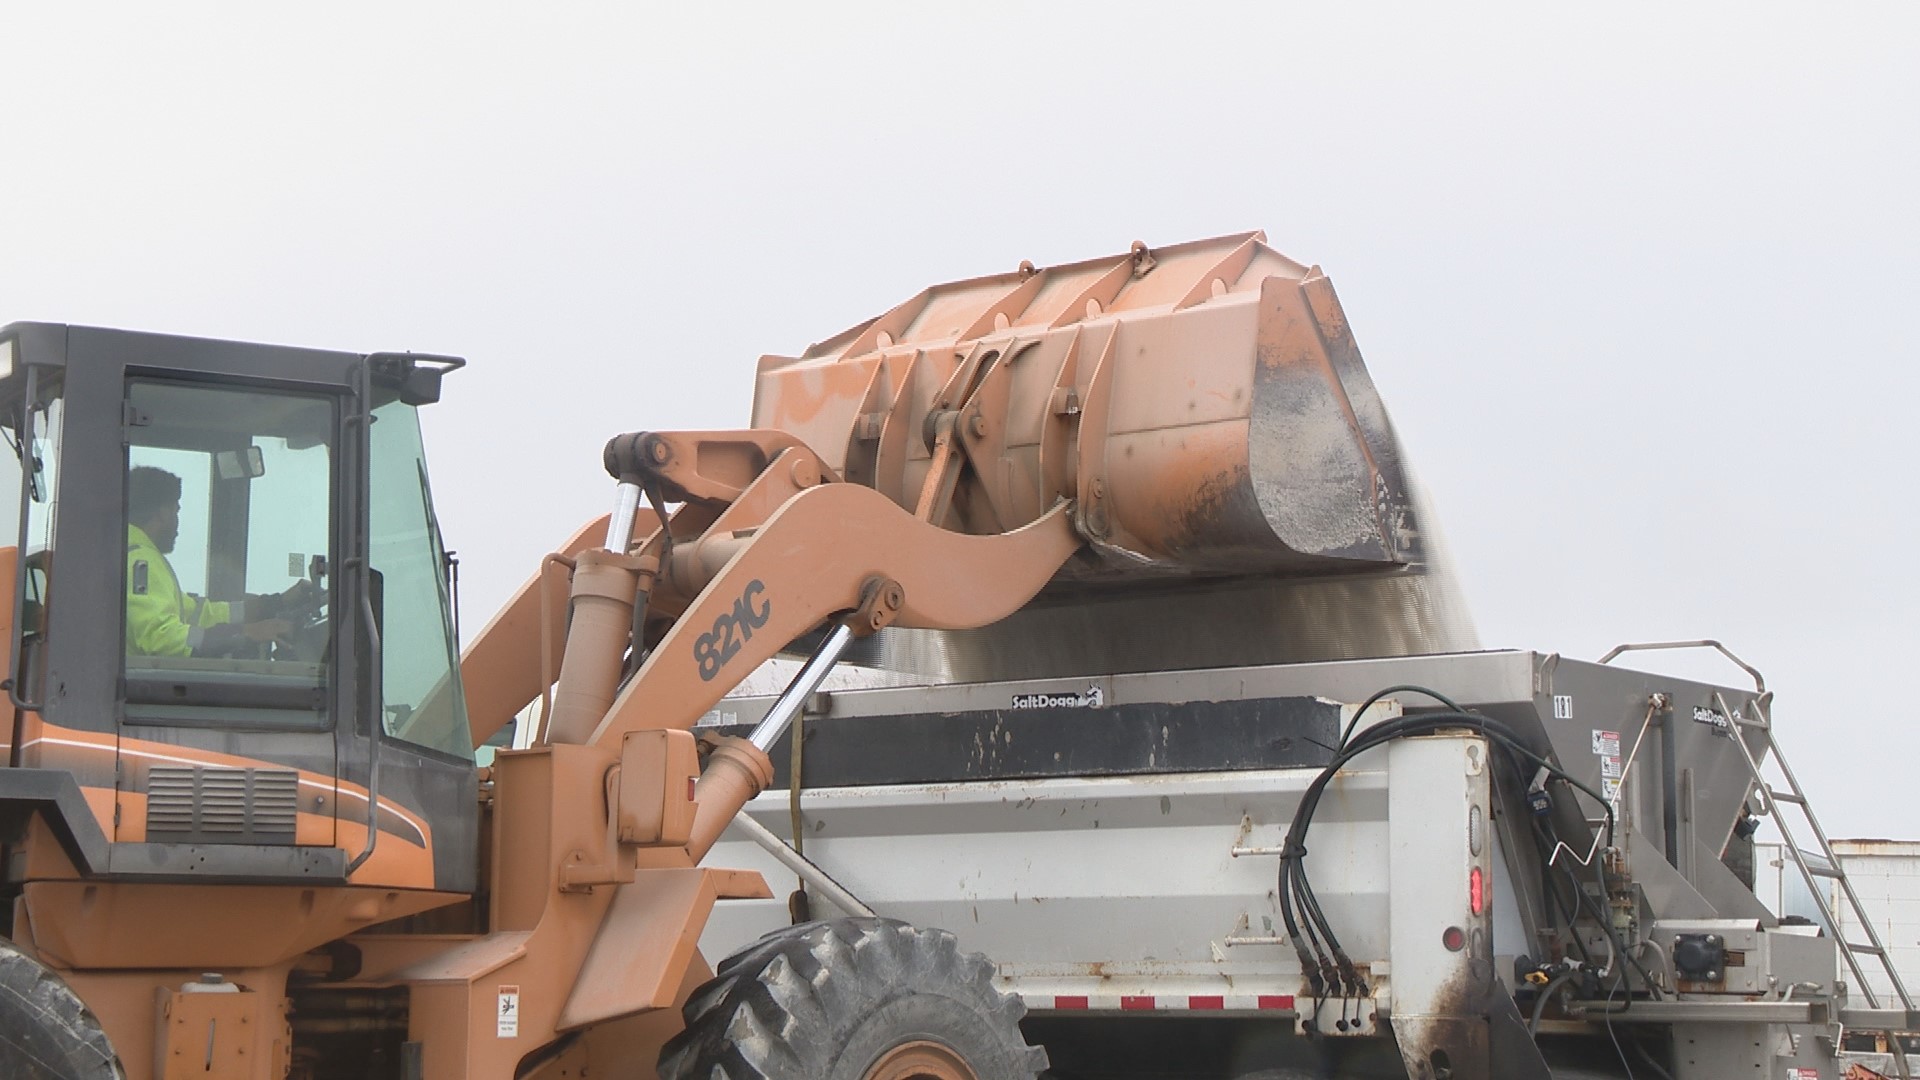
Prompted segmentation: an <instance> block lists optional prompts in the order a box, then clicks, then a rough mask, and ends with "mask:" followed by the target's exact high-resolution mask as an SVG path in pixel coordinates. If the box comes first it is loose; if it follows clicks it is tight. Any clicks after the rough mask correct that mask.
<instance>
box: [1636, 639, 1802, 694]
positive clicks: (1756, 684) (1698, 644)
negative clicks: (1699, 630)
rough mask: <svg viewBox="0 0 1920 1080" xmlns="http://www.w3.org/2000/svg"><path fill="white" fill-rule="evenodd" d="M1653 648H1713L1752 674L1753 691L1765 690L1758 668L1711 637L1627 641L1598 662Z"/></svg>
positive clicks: (1761, 691) (1764, 682)
mask: <svg viewBox="0 0 1920 1080" xmlns="http://www.w3.org/2000/svg"><path fill="white" fill-rule="evenodd" d="M1655 649H1713V650H1715V651H1716V652H1718V653H1719V654H1720V655H1721V656H1724V657H1726V658H1727V659H1728V660H1731V661H1733V663H1734V666H1736V667H1738V668H1739V669H1740V670H1741V671H1744V672H1746V673H1747V674H1748V675H1751V676H1753V690H1754V692H1755V693H1757V694H1764V693H1766V692H1767V680H1766V679H1764V678H1762V677H1761V676H1760V669H1759V668H1756V667H1754V666H1753V665H1752V664H1749V663H1747V662H1746V661H1745V660H1742V659H1740V658H1739V657H1737V656H1735V655H1733V650H1731V649H1729V648H1727V647H1726V646H1725V645H1722V644H1720V643H1719V642H1718V641H1715V640H1713V639H1712V638H1700V639H1699V640H1697V641H1636V642H1629V643H1628V644H1625V645H1615V646H1614V647H1613V648H1612V649H1610V650H1608V652H1607V655H1605V656H1603V657H1601V658H1600V659H1599V661H1598V662H1599V663H1602V664H1607V663H1611V662H1612V661H1613V658H1614V657H1616V656H1619V655H1620V654H1621V653H1629V652H1647V651H1652V650H1655Z"/></svg>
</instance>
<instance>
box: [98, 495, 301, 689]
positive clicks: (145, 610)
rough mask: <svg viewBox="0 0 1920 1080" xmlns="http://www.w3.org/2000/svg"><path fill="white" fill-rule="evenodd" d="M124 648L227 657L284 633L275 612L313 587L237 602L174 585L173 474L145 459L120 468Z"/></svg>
mask: <svg viewBox="0 0 1920 1080" xmlns="http://www.w3.org/2000/svg"><path fill="white" fill-rule="evenodd" d="M127 522H128V524H127V654H128V655H130V656H227V655H232V654H234V653H236V652H243V651H246V650H247V649H248V648H249V647H250V646H251V645H259V644H263V643H265V642H269V641H272V640H274V639H276V638H280V637H284V636H286V635H287V634H289V633H291V632H292V631H293V624H292V623H290V622H288V621H286V620H285V619H281V618H277V617H276V616H278V615H279V614H280V613H281V612H282V611H285V610H289V609H291V608H296V607H299V606H302V605H305V604H306V603H308V602H309V601H310V600H311V598H312V596H313V595H314V593H315V592H316V591H317V590H316V589H315V588H314V586H313V585H312V583H310V582H307V581H300V582H297V583H295V585H294V586H293V587H292V588H291V589H288V590H287V591H286V592H284V593H279V594H277V595H266V596H249V597H247V598H246V600H245V601H244V602H242V603H230V602H227V601H223V600H207V599H203V598H201V597H198V596H195V595H193V594H192V593H189V592H186V591H184V590H182V589H181V588H180V579H179V578H178V577H176V576H175V575H174V572H173V565H172V564H171V563H169V562H168V561H167V558H166V557H167V555H168V554H170V553H171V552H172V551H173V545H174V541H175V540H177V539H178V538H179V534H180V478H179V477H177V476H175V475H173V474H172V473H170V472H168V471H166V470H165V469H156V468H152V467H150V466H140V467H138V468H134V469H132V470H129V471H128V473H127Z"/></svg>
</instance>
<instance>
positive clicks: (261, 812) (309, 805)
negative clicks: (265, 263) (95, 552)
mask: <svg viewBox="0 0 1920 1080" xmlns="http://www.w3.org/2000/svg"><path fill="white" fill-rule="evenodd" d="M125 406H126V407H125V418H126V420H125V429H124V442H125V451H126V452H125V472H124V477H123V479H124V488H123V490H124V493H125V500H124V501H125V506H124V515H123V518H122V520H121V522H120V523H119V525H118V528H119V529H120V531H121V532H122V533H123V534H124V538H125V559H124V565H123V566H122V567H121V568H120V569H121V570H122V571H123V573H124V577H123V579H122V593H123V595H124V597H125V606H124V611H123V616H124V621H123V624H122V633H121V635H120V637H121V642H120V645H121V653H122V655H123V657H124V664H123V668H122V678H121V694H120V696H119V706H120V708H119V715H118V717H117V735H118V750H117V753H118V759H119V777H118V781H117V787H118V793H117V798H118V813H117V815H116V821H115V826H114V839H115V840H116V841H118V842H120V843H147V844H171V845H182V844H184V845H194V846H202V845H215V846H218V845H247V846H252V847H260V846H268V847H271V846H288V847H328V848H331V847H334V846H335V845H336V844H337V843H338V839H339V838H338V836H337V818H338V812H337V810H336V806H337V803H338V801H339V798H340V785H339V782H338V779H337V777H338V775H339V761H338V751H337V749H336V748H337V746H338V744H339V740H338V739H337V737H336V728H337V726H338V725H337V720H338V717H337V716H336V712H339V711H343V706H342V697H341V695H339V694H338V693H337V692H336V689H337V686H338V680H337V678H336V673H335V671H334V667H335V662H336V652H335V641H334V627H333V624H332V622H331V620H330V619H329V614H330V612H331V611H332V610H333V609H334V607H335V605H334V604H333V602H332V601H333V600H334V599H335V594H336V592H337V584H336V582H335V581H334V580H333V575H332V574H331V573H330V571H331V570H332V568H334V567H336V566H338V565H339V564H340V558H339V550H340V547H341V544H342V530H341V527H340V522H341V505H340V502H341V500H340V497H339V495H338V493H339V492H340V491H341V490H342V486H341V484H340V475H339V474H340V470H341V463H340V458H341V454H340V452H339V448H340V442H341V432H342V430H343V428H342V415H343V412H344V411H345V409H346V402H345V400H344V399H343V397H342V396H341V395H339V394H330V393H327V392H325V391H324V390H315V389H312V388H306V389H298V390H295V389H283V388H277V387H274V386H272V385H270V384H247V383H238V382H219V383H215V382H205V381H189V380H184V379H177V378H166V377H162V376H155V377H140V376H135V375H130V376H129V377H128V379H127V381H126V402H125ZM345 709H346V710H348V711H350V706H347V707H345Z"/></svg>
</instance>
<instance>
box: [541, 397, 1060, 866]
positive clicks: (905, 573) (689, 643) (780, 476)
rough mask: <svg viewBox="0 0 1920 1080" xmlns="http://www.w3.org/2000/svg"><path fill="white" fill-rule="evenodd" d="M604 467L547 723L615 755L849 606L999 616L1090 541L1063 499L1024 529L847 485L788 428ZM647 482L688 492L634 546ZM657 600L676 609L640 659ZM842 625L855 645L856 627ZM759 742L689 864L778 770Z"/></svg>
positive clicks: (611, 450) (924, 616)
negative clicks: (609, 493) (984, 525)
mask: <svg viewBox="0 0 1920 1080" xmlns="http://www.w3.org/2000/svg"><path fill="white" fill-rule="evenodd" d="M606 464H607V468H608V472H609V473H611V474H612V475H613V476H614V477H615V478H616V479H617V480H619V482H620V492H621V494H620V497H619V500H618V502H619V505H618V506H617V507H616V509H615V512H614V515H613V518H612V522H611V526H610V529H609V535H608V547H606V548H603V549H599V550H587V551H581V552H579V553H578V554H577V555H576V556H575V557H574V559H573V585H572V595H571V604H572V606H571V611H572V616H571V622H570V626H569V629H568V634H567V647H566V652H565V654H564V657H563V658H562V660H561V666H560V673H559V679H558V683H557V685H556V687H555V692H554V705H553V712H552V715H551V717H550V718H549V721H548V725H547V739H548V741H549V742H551V743H556V744H565V743H578V744H586V745H590V746H595V747H599V748H601V749H603V750H608V751H617V750H618V749H619V747H620V746H621V744H622V741H623V740H624V739H625V737H626V736H628V735H631V734H634V733H637V732H643V731H653V730H684V729H688V728H691V727H692V726H693V725H694V724H695V723H696V722H697V721H698V720H699V719H700V717H701V716H703V715H705V714H706V712H707V711H708V710H710V709H711V708H712V707H713V706H714V705H715V704H716V703H718V702H719V701H720V699H721V698H722V697H724V696H725V695H726V693H727V692H728V691H729V690H730V689H731V688H732V687H733V685H735V684H736V683H737V682H738V681H739V678H741V677H744V675H745V674H746V673H747V672H750V671H752V670H753V669H754V668H755V667H757V666H758V665H759V664H760V663H761V662H762V661H765V660H768V659H771V658H772V657H773V656H775V655H776V654H777V653H779V652H780V651H781V650H782V649H785V648H787V647H788V646H789V645H790V644H791V643H792V642H793V641H795V640H796V639H798V638H799V637H801V636H802V635H804V634H806V633H808V632H809V631H811V630H813V629H815V628H816V627H819V626H820V625H822V623H824V622H827V621H829V620H831V619H834V618H836V617H839V618H840V619H841V625H842V626H844V627H846V628H847V632H848V633H850V634H851V635H853V636H864V635H866V634H870V633H872V632H874V631H875V630H878V629H880V628H881V627H883V626H886V625H889V624H892V623H896V622H897V623H898V624H900V625H902V626H911V627H921V628H930V629H961V628H968V627H975V626H981V625H985V624H986V623H990V622H993V621H994V620H997V619H1000V618H1003V617H1005V616H1006V615H1008V614H1010V613H1012V612H1013V611H1014V610H1016V609H1017V608H1019V607H1020V606H1021V605H1023V604H1025V603H1026V602H1027V601H1028V600H1030V599H1032V597H1033V596H1034V595H1035V594H1036V593H1038V592H1039V591H1040V589H1041V588H1042V587H1043V586H1044V585H1045V584H1046V583H1047V581H1048V580H1049V579H1050V578H1052V576H1053V574H1054V572H1055V571H1056V570H1058V569H1059V567H1060V565H1061V564H1062V563H1063V562H1065V561H1066V560H1067V558H1068V557H1069V556H1071V555H1072V554H1073V552H1074V551H1075V550H1077V549H1078V548H1079V547H1080V544H1081V538H1080V536H1079V535H1078V533H1076V532H1075V529H1074V525H1073V520H1072V514H1071V504H1070V503H1068V502H1066V501H1064V500H1063V501H1061V502H1059V503H1058V504H1056V505H1055V506H1054V507H1053V508H1052V509H1051V510H1049V511H1047V512H1046V513H1045V514H1043V515H1041V516H1040V518H1039V519H1038V520H1036V521H1033V522H1031V523H1030V524H1027V525H1025V526H1024V527H1022V528H1018V529H1015V530H1013V531H1011V532H1005V533H1001V534H998V535H984V536H983V535H970V534H966V533H960V532H955V531H952V530H950V529H946V528H942V527H940V526H938V525H935V524H932V523H931V522H929V521H926V520H923V519H921V518H919V517H916V516H915V515H914V514H912V513H909V512H908V511H907V510H905V509H903V508H902V507H900V506H899V505H897V504H896V503H894V502H893V501H892V500H891V499H889V498H888V497H887V496H886V495H883V494H882V493H880V492H879V491H876V490H874V489H872V488H869V487H865V486H862V485H859V484H851V483H844V482H839V481H838V480H837V478H835V477H834V476H833V474H832V470H830V469H829V468H827V467H826V466H825V465H824V464H823V463H822V462H821V461H820V460H819V458H818V456H817V455H815V454H814V453H813V451H812V450H811V449H809V448H808V447H807V446H805V445H804V444H802V443H801V442H799V440H797V439H795V438H793V437H792V436H791V435H787V434H786V433H784V432H770V431H769V432H763V431H743V432H737V433H726V432H687V433H659V432H654V433H640V434H634V435H625V436H621V437H619V438H616V439H614V440H613V441H612V442H611V443H609V445H608V449H607V455H606ZM642 491H644V492H646V493H647V494H648V495H649V497H650V499H651V501H652V502H653V504H654V505H655V506H656V507H658V506H660V505H661V503H662V502H663V501H664V500H665V499H666V498H673V497H678V498H680V499H684V500H685V501H684V502H683V505H682V506H681V508H680V509H679V510H678V511H677V512H676V513H675V514H674V516H673V518H672V519H671V520H670V521H666V522H664V524H663V526H662V527H661V528H658V529H656V530H654V532H653V533H652V534H651V535H650V536H649V537H648V538H647V539H646V540H645V541H643V542H641V543H640V544H638V545H631V546H630V545H629V542H628V537H627V530H628V529H629V528H630V523H631V521H632V518H633V515H634V507H635V506H636V505H637V502H638V495H639V493H640V492H642ZM629 547H630V550H629ZM649 611H666V612H671V613H673V615H674V618H673V619H672V622H671V624H670V626H669V627H668V628H667V630H666V632H665V633H664V635H662V636H661V637H660V638H659V640H658V641H657V643H655V644H654V645H653V647H652V648H651V650H650V651H648V652H646V654H645V658H644V660H643V661H639V662H638V663H637V668H638V669H637V671H633V670H632V668H633V666H634V664H635V659H634V658H635V657H637V656H638V655H639V653H640V650H641V649H642V648H643V647H644V645H645V642H644V640H643V636H644V635H643V634H642V633H641V628H642V627H643V625H644V623H645V617H646V615H647V614H648V613H649ZM838 636H839V641H840V645H841V646H842V647H843V646H844V642H845V641H846V640H847V639H848V638H847V635H846V634H841V635H838ZM836 655H837V653H836ZM816 666H820V665H816ZM820 667H822V670H821V671H820V672H819V673H820V674H824V670H823V666H820ZM625 671H632V674H631V677H630V678H624V679H623V673H624V672H625ZM756 741H757V742H759V743H760V745H758V746H754V745H750V744H747V743H746V741H745V740H732V741H731V742H730V744H729V745H727V746H724V747H722V750H723V751H724V753H721V754H719V755H718V756H717V757H716V760H715V763H716V764H718V762H719V761H720V760H723V759H732V760H733V763H734V765H735V766H737V767H736V768H729V769H720V770H715V769H712V768H710V769H709V773H710V774H711V775H709V776H708V777H706V778H703V780H702V783H701V790H700V793H699V800H698V801H699V804H700V807H699V814H698V817H699V823H698V824H697V825H696V826H695V827H694V830H693V836H692V837H691V842H690V843H689V845H688V855H689V856H690V858H691V860H692V861H693V862H698V861H699V860H700V858H701V857H702V856H703V855H704V854H705V853H706V849H707V847H708V846H710V845H711V844H712V843H713V841H714V840H715V839H717V838H718V836H719V833H720V832H721V831H722V830H724V828H725V827H726V823H727V822H728V821H730V820H731V819H732V818H733V816H734V815H735V814H736V813H738V811H739V809H740V807H741V806H742V805H744V803H745V802H746V800H748V799H751V798H752V797H753V796H754V795H757V794H758V793H759V791H760V790H761V789H762V788H764V786H765V783H766V782H767V780H769V779H770V778H771V765H770V763H768V762H767V760H766V756H765V746H766V745H768V744H769V743H770V742H771V736H769V737H766V738H763V739H760V740H756ZM723 776H724V777H726V778H731V780H732V781H733V782H722V778H723ZM742 777H745V778H748V780H749V782H744V783H741V782H738V781H740V779H741V778H742ZM637 780H638V778H629V782H635V781H637Z"/></svg>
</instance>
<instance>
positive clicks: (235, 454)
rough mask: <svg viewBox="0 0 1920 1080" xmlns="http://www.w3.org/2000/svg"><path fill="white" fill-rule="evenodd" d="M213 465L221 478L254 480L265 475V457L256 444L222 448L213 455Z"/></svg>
mask: <svg viewBox="0 0 1920 1080" xmlns="http://www.w3.org/2000/svg"><path fill="white" fill-rule="evenodd" d="M213 467H214V470H215V471H216V472H218V473H219V475H220V479H222V480H241V479H246V480H256V479H259V478H260V477H262V476H265V475H267V459H266V458H265V457H264V456H262V455H261V453H260V448H259V447H257V446H249V447H247V448H246V449H245V450H222V451H220V452H219V453H217V454H215V455H213Z"/></svg>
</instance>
